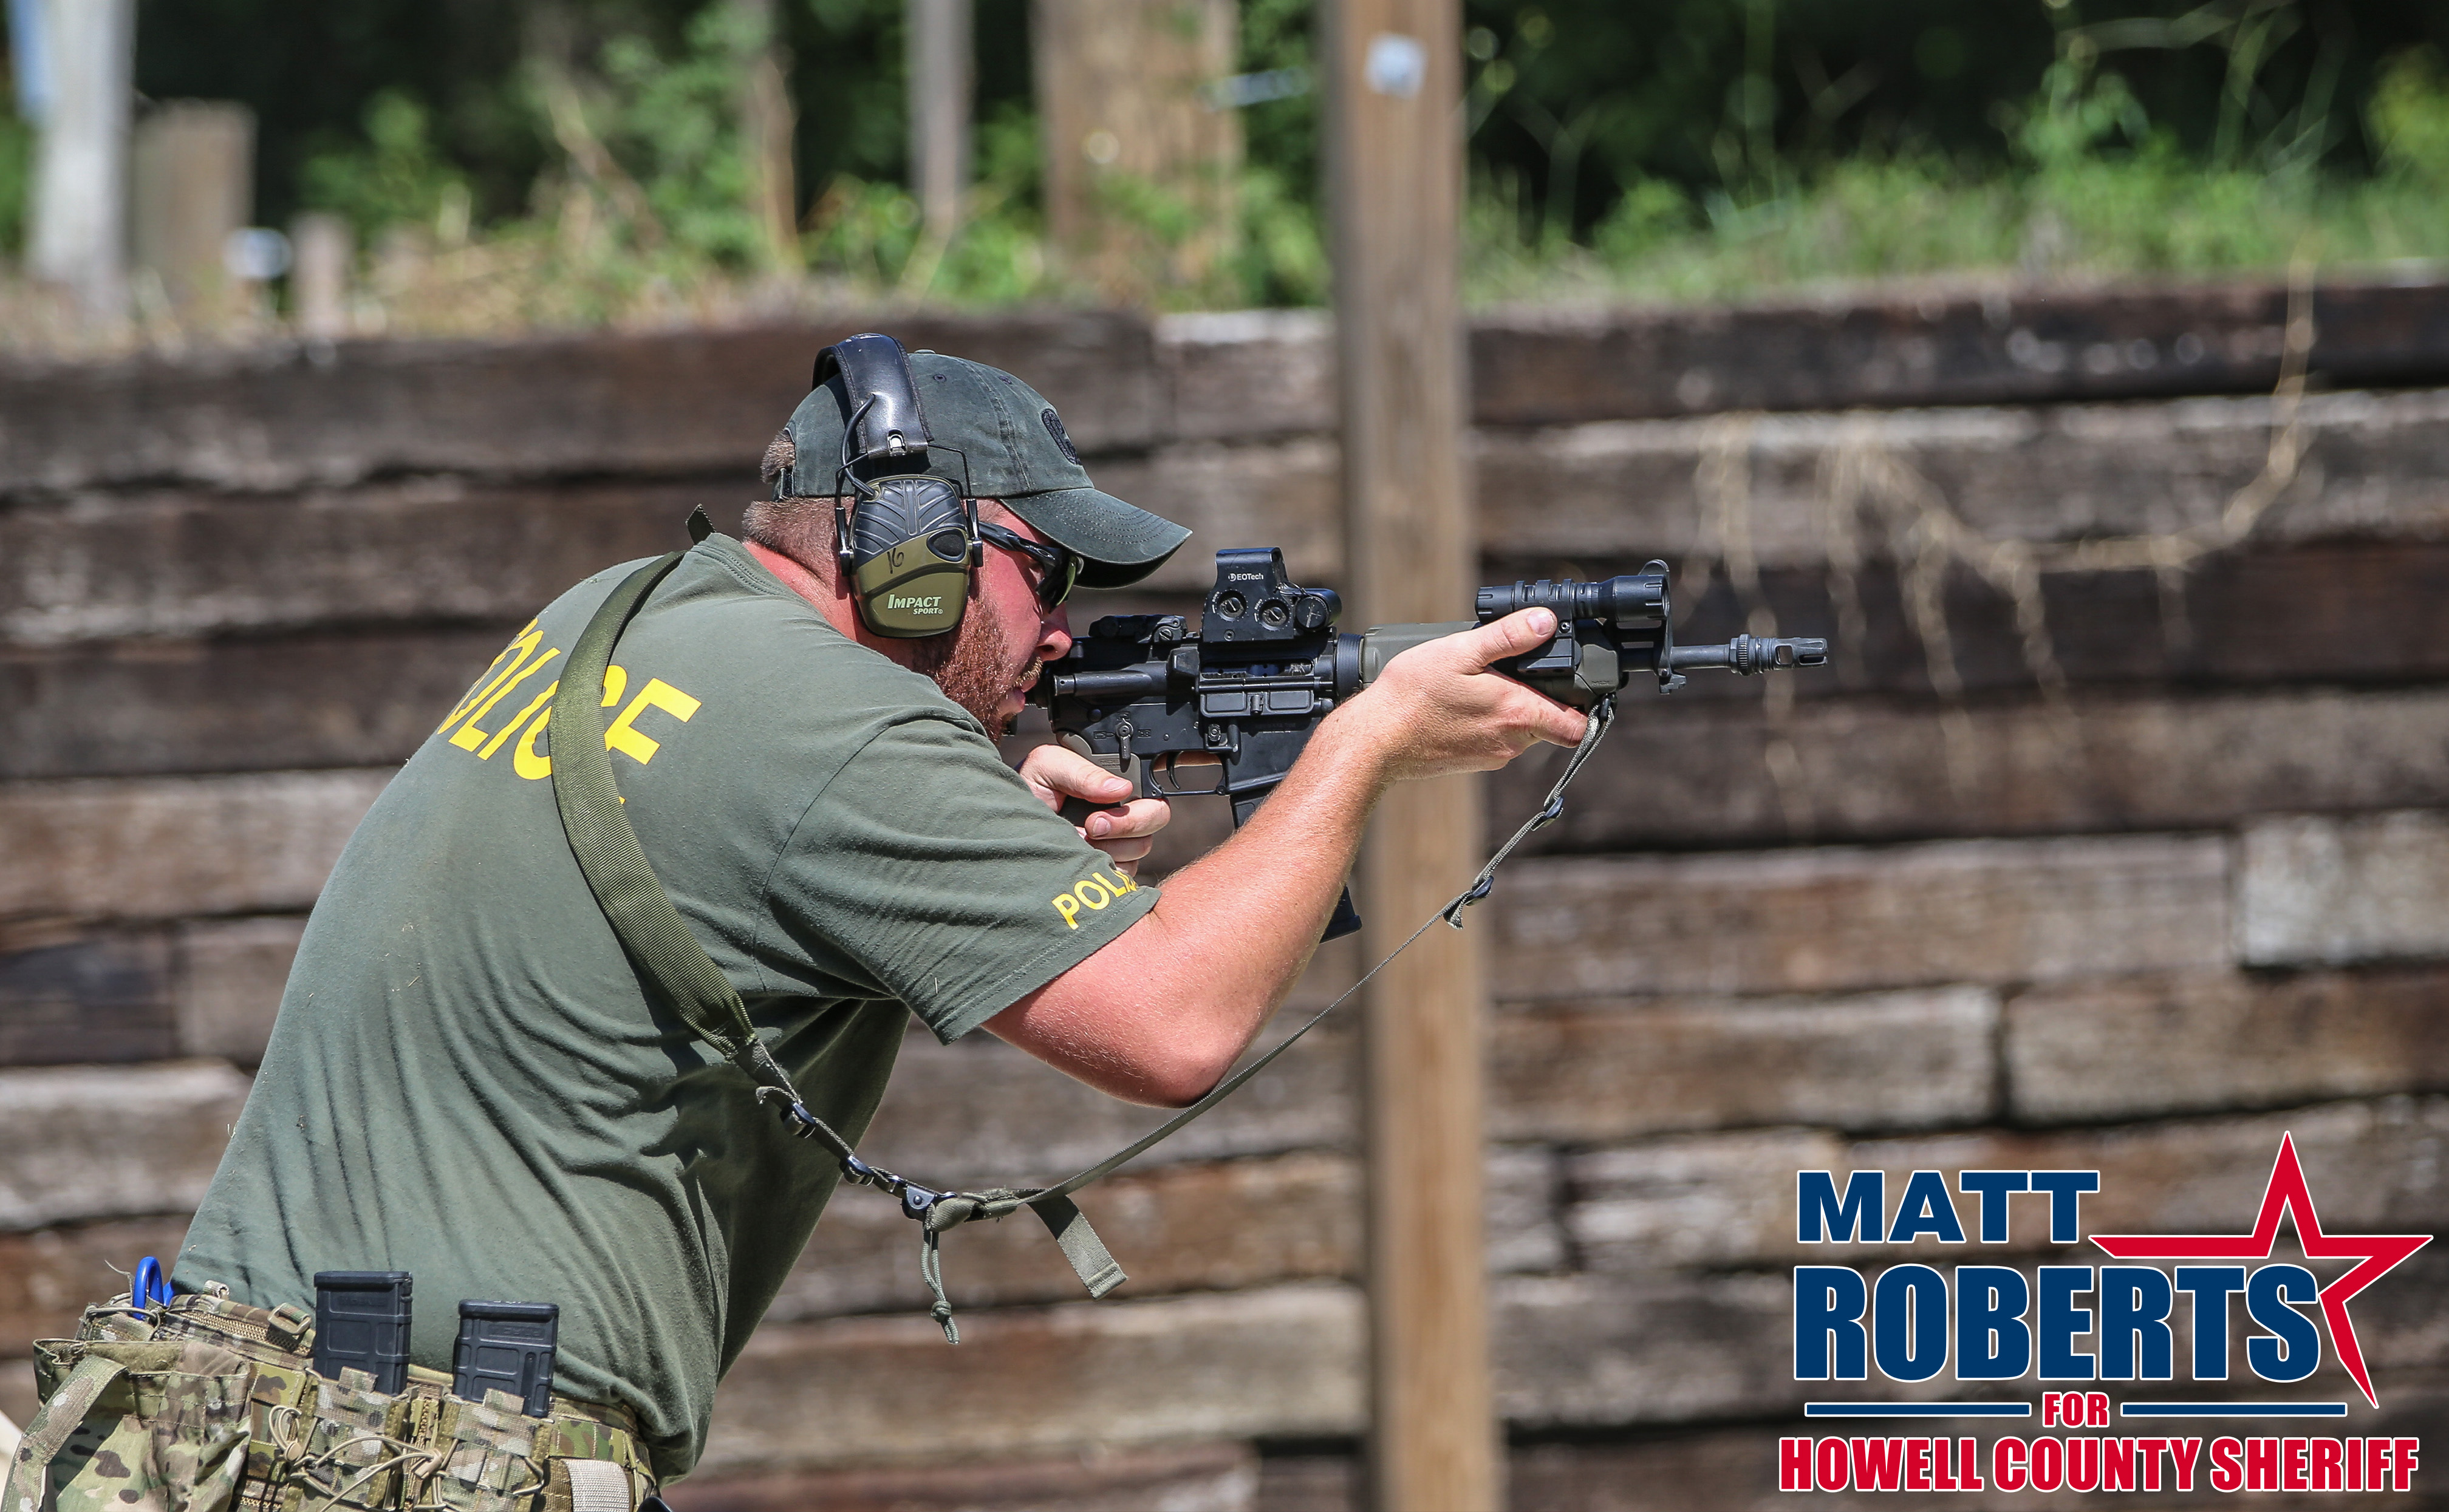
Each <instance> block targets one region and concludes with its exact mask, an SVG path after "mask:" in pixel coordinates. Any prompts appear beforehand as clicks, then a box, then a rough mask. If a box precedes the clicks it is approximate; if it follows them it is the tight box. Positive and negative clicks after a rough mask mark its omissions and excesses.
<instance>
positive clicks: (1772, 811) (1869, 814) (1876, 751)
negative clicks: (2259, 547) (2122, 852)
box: [1490, 689, 2449, 852]
mask: <svg viewBox="0 0 2449 1512" xmlns="http://www.w3.org/2000/svg"><path fill="white" fill-rule="evenodd" d="M1681 698H1682V695H1681V694H1679V695H1677V699H1681ZM1780 740H1783V741H1784V747H1785V750H1786V751H1789V752H1791V754H1792V757H1793V759H1792V762H1791V763H1790V764H1788V765H1786V766H1785V767H1784V770H1785V772H1786V773H1787V774H1788V776H1787V779H1786V785H1781V783H1780V781H1779V778H1778V775H1777V772H1778V770H1779V769H1778V768H1777V767H1775V766H1773V765H1772V764H1771V759H1770V755H1771V751H1772V749H1773V747H1774V745H1775V743H1776V742H1778V741H1780ZM2444 742H2449V693H2442V692H2439V691H2436V690H2432V689H2418V690H2413V691H2401V690H2391V691H2385V692H2346V691H2339V690H2334V689H2318V690H2308V691H2288V690H2284V689H2280V690H2270V691H2266V692H2257V693H2237V694H2225V695H2210V696H2199V695H2197V696H2182V695H2181V696H2153V695H2142V694H2100V693H2087V694H2082V695H2078V696H2075V697H2073V698H2071V699H2069V700H2068V701H2067V703H2066V705H2065V706H2064V708H2063V710H2062V711H2061V710H2057V709H2053V708H2052V707H2050V706H2049V705H2048V704H2047V703H2045V702H2043V701H2042V700H2040V699H2029V700H2023V701H2016V702H1998V701H1995V700H1984V701H1979V702H1976V703H1973V704H1972V705H1970V706H1969V707H1968V708H1966V709H1965V710H1964V711H1963V713H1962V714H1961V716H1960V717H1959V716H1952V715H1950V714H1948V713H1946V712H1944V711H1941V710H1938V709H1934V708H1932V707H1930V706H1928V705H1926V704H1899V703H1895V702H1887V701H1881V700H1875V699H1799V700H1797V701H1796V704H1795V706H1794V709H1793V712H1792V713H1791V715H1789V716H1788V717H1787V718H1786V719H1785V721H1784V724H1783V725H1779V724H1776V723H1772V722H1771V720H1770V719H1769V718H1767V717H1766V716H1765V715H1764V712H1763V710H1762V708H1761V706H1760V705H1759V704H1758V703H1757V702H1753V701H1750V700H1743V701H1736V700H1711V701H1696V702H1692V703H1682V702H1678V701H1674V700H1669V701H1668V702H1666V703H1663V704H1645V705H1643V706H1641V707H1639V708H1638V709H1635V710H1633V711H1631V717H1630V718H1626V719H1625V720H1624V721H1622V722H1621V723H1619V724H1618V725H1617V726H1616V728H1615V729H1614V730H1613V731H1611V732H1610V734H1609V736H1608V738H1607V743H1606V744H1604V745H1602V746H1600V747H1599V749H1598V752H1597V754H1596V755H1594V756H1592V757H1591V761H1590V764H1589V766H1588V767H1587V768H1586V769H1585V770H1584V772H1583V773H1582V775H1581V776H1580V777H1579V778H1578V779H1577V780H1576V782H1575V784H1574V786H1573V789H1572V793H1571V794H1569V795H1568V797H1567V799H1566V803H1565V813H1564V816H1563V817H1562V818H1561V819H1560V820H1558V821H1557V822H1556V823H1555V824H1553V825H1551V826H1550V827H1549V828H1547V829H1546V830H1543V831H1541V832H1540V833H1539V834H1538V835H1537V836H1536V837H1535V838H1534V840H1533V842H1532V845H1533V847H1534V848H1535V849H1537V850H1544V851H1552V852H1553V851H1579V852H1591V851H1623V850H1638V849H1643V848H1649V847H1662V846H1664V847H1687V846H1726V845H1745V844H1753V845H1757V844H1761V843H1764V842H1766V843H1769V844H1778V843H1783V842H1789V841H1799V840H1804V839H1819V840H1840V841H1843V840H1852V841H1863V840H1915V839H1931V838H1940V837H1947V836H1973V835H2018V834H2049V833H2108V832H2116V831H2138V830H2161V829H2196V828H2208V827H2214V826H2225V825H2229V824H2233V823H2235V822H2236V821H2237V820H2239V819H2242V818H2246V817H2249V816H2251V815H2255V814H2258V813H2274V812H2287V813H2303V812H2305V811H2324V810H2327V811H2350V812H2352V811H2356V810H2370V809H2388V808H2403V807H2411V806H2418V805H2426V806H2428V805H2444V806H2449V765H2444V764H2443V763H2442V762H2441V760H2440V751H2441V749H2442V746H2443V744H2444ZM1564 755H1565V754H1564V753H1563V752H1561V751H1557V752H1546V753H1541V754H1538V755H1534V756H1531V757H1528V758H1526V759H1524V760H1521V761H1517V762H1515V763H1514V765H1513V766H1511V767H1508V768H1507V769H1506V770H1505V771H1504V772H1503V773H1501V774H1499V775H1497V776H1495V777H1494V778H1493V779H1492V790H1491V796H1490V813H1491V825H1492V828H1493V829H1494V831H1495V832H1497V833H1499V834H1500V835H1501V834H1502V833H1510V831H1511V828H1512V827H1513V826H1514V825H1515V824H1517V823H1519V822H1520V818H1521V816H1522V815H1525V814H1527V813H1530V812H1531V811H1532V810H1533V809H1535V808H1536V807H1537V806H1538V804H1539V802H1540V801H1541V799H1542V798H1544V797H1545V796H1546V794H1547V790H1548V786H1549V784H1550V783H1552V782H1553V781H1554V780H1555V773H1556V771H1557V770H1558V769H1559V767H1560V766H1561V763H1562V761H1563V758H1564Z"/></svg>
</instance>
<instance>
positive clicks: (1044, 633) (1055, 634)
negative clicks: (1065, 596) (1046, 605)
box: [1037, 603, 1071, 661]
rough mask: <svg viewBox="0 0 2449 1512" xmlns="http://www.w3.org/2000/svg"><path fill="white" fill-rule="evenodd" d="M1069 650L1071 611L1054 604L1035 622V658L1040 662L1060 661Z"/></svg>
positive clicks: (1068, 607) (1065, 606)
mask: <svg viewBox="0 0 2449 1512" xmlns="http://www.w3.org/2000/svg"><path fill="white" fill-rule="evenodd" d="M1070 649H1071V609H1070V605H1069V604H1062V603H1058V604H1056V605H1055V606H1054V607H1053V608H1052V609H1051V610H1049V611H1048V612H1047V613H1046V614H1045V615H1044V616H1043V617H1042V618H1041V619H1039V621H1038V622H1037V656H1038V660H1041V661H1058V660H1062V658H1063V655H1064V653H1065V652H1068V651H1070Z"/></svg>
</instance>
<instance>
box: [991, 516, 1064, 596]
mask: <svg viewBox="0 0 2449 1512" xmlns="http://www.w3.org/2000/svg"><path fill="white" fill-rule="evenodd" d="M978 539H979V540H981V541H983V542H985V543H986V544H987V545H991V546H1001V547H1002V548H1003V549H1004V550H1006V551H1017V552H1019V553H1020V554H1021V555H1022V556H1025V557H1027V558H1028V559H1029V560H1030V561H1032V562H1033V563H1035V564H1037V606H1038V608H1040V609H1041V610H1043V611H1045V612H1046V613H1048V614H1052V613H1053V612H1054V611H1055V609H1056V608H1057V607H1059V606H1060V605H1061V604H1062V603H1063V601H1064V600H1066V599H1068V598H1070V597H1071V585H1072V584H1075V583H1077V582H1079V581H1080V565H1081V564H1080V554H1079V553H1078V552H1076V551H1073V550H1072V549H1071V548H1070V547H1069V546H1060V545H1048V544H1046V543H1044V542H1039V541H1032V540H1031V539H1029V538H1028V537H1027V536H1025V535H1021V534H1019V533H1018V532H1016V531H1012V530H1007V529H1005V528H1004V527H1003V526H999V525H989V524H987V523H986V522H984V521H980V522H979V523H978Z"/></svg>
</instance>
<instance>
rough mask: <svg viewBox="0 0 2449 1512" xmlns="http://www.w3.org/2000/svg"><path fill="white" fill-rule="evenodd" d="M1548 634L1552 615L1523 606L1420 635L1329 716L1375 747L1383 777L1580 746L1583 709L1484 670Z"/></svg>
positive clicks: (1490, 765)
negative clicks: (1544, 747) (1453, 631)
mask: <svg viewBox="0 0 2449 1512" xmlns="http://www.w3.org/2000/svg"><path fill="white" fill-rule="evenodd" d="M1555 633H1556V617H1555V615H1554V614H1552V612H1550V611H1549V610H1546V609H1525V610H1523V611H1522V612H1521V613H1519V614H1511V615H1508V616H1506V617H1505V618H1504V619H1502V620H1499V621H1497V622H1494V623H1493V624H1484V625H1481V626H1480V627H1479V628H1477V629H1475V630H1466V631H1463V632H1462V633H1461V634H1459V635H1450V636H1446V637H1444V638H1442V639H1440V640H1436V641H1424V642H1422V643H1421V644H1419V645H1416V646H1414V647H1413V648H1412V649H1410V650H1409V651H1406V652H1404V653H1403V654H1402V655H1401V656H1398V657H1397V658H1395V659H1394V660H1391V661H1389V662H1387V663H1386V667H1385V670H1384V671H1382V672H1380V673H1379V675H1378V679H1377V680H1376V681H1375V682H1372V683H1371V684H1370V685H1369V686H1368V688H1367V689H1366V690H1364V691H1363V692H1362V693H1361V694H1360V695H1359V697H1358V698H1356V699H1353V700H1352V701H1351V702H1350V703H1349V704H1347V705H1346V706H1345V707H1344V708H1343V709H1341V710H1339V711H1338V712H1337V715H1336V718H1338V719H1344V720H1348V721H1350V722H1351V725H1352V726H1353V729H1352V731H1351V732H1350V735H1349V736H1348V737H1357V738H1359V739H1361V740H1363V741H1365V742H1367V743H1369V744H1371V745H1373V746H1375V747H1376V748H1377V749H1379V751H1380V752H1381V753H1382V759H1383V761H1384V762H1385V772H1384V776H1383V781H1385V782H1390V783H1391V782H1408V781H1411V780H1413V779H1415V778H1419V777H1439V776H1446V775H1452V774H1454V773H1457V772H1494V771H1495V770H1496V769H1497V768H1498V767H1501V766H1503V765H1505V764H1506V763H1507V762H1509V761H1511V760H1513V759H1514V757H1515V756H1520V755H1521V754H1522V753H1523V752H1525V751H1528V750H1529V749H1531V747H1532V746H1533V745H1535V744H1537V743H1538V742H1540V741H1542V740H1545V741H1548V742H1550V743H1551V744H1553V745H1568V746H1570V745H1578V744H1580V743H1581V739H1582V731H1583V728H1584V726H1585V725H1587V724H1588V723H1589V717H1588V716H1587V715H1584V714H1583V713H1582V712H1581V711H1580V710H1578V709H1569V708H1567V707H1566V706H1565V705H1563V704H1561V703H1558V702H1557V701H1556V700H1555V699H1552V698H1549V697H1548V696H1547V695H1546V694H1544V693H1540V692H1537V691H1535V690H1534V689H1533V688H1531V687H1529V686H1527V685H1526V684H1524V683H1520V682H1516V681H1515V680H1514V679H1512V678H1509V677H1507V676H1506V675H1505V674H1503V673H1501V672H1492V671H1490V670H1489V668H1490V666H1491V665H1492V664H1493V663H1494V662H1497V661H1501V660H1505V659H1506V658H1507V657H1513V656H1520V655H1521V654H1522V653H1524V652H1526V651H1531V650H1534V649H1536V648H1537V647H1538V646H1540V645H1541V644H1543V643H1544V642H1545V641H1547V640H1548V639H1549V637H1551V636H1552V635H1554V634H1555ZM1333 723H1334V721H1333V720H1330V721H1329V724H1330V726H1332V724H1333ZM1326 733H1327V732H1326V731H1325V730H1323V729H1321V731H1320V732H1319V734H1320V735H1321V737H1323V736H1324V735H1325V734H1326ZM1339 734H1343V732H1339Z"/></svg>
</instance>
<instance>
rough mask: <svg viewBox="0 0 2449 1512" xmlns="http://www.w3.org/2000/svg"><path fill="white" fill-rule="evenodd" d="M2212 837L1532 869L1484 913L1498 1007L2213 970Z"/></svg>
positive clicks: (2216, 902) (2217, 920)
mask: <svg viewBox="0 0 2449 1512" xmlns="http://www.w3.org/2000/svg"><path fill="white" fill-rule="evenodd" d="M2227 883H2228V860H2227V845H2226V843H2225V842H2223V841H2221V840H2217V839H2208V838H2191V837H2176V836H2164V835H2144V836H2133V837H2129V838H2113V839H2075V840H2029V841H2016V840H1994V841H1960V842H1941V843H1938V844H1931V845H1922V846H1911V847H1902V848H1899V849H1895V850H1881V851H1863V850H1852V849H1841V848H1836V847H1830V848H1824V849H1821V850H1816V851H1781V852H1764V853H1757V854H1750V855H1694V856H1682V857H1673V858H1646V859H1623V860H1539V861H1533V862H1529V863H1525V864H1523V865H1522V866H1520V867H1518V868H1516V869H1515V870H1514V874H1513V875H1512V876H1510V877H1509V878H1507V879H1506V884H1505V886H1503V887H1501V888H1500V889H1499V890H1497V892H1496V895H1495V897H1494V900H1493V901H1492V903H1491V905H1490V907H1489V909H1488V911H1490V912H1492V913H1494V915H1495V919H1494V945H1493V948H1494V952H1495V960H1496V962H1497V969H1496V972H1495V976H1494V980H1495V981H1496V982H1497V983H1498V984H1500V986H1499V989H1498V990H1499V992H1500V994H1501V995H1502V996H1504V997H1505V998H1507V999H1508V1000H1512V1001H1522V1002H1532V1001H1539V1000H1543V999H1544V1000H1552V999H1558V998H1572V997H1583V996H1593V995H1608V994H1615V993H1645V994H1648V993H1754V992H1842V991H1851V990H1861V989H1866V988H1874V987H1891V986H1920V985H1924V984H1939V983H1948V982H1977V983H1978V982H2031V981H2051V980H2057V979H2062V978H2069V977H2079V976H2091V975H2103V974H2116V973H2121V972H2131V971H2148V970H2168V969H2183V968H2188V967H2216V966H2224V965H2226V964H2227V915H2228V908H2227Z"/></svg>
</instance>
